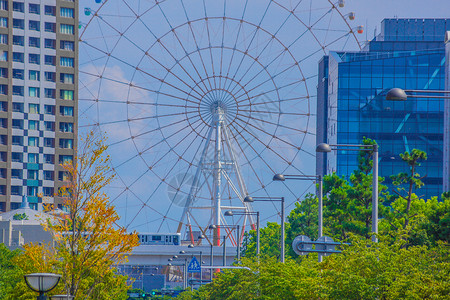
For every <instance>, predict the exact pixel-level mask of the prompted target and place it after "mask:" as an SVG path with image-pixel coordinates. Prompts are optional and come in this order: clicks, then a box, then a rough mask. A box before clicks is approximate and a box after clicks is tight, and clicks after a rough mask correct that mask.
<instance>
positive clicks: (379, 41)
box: [317, 19, 450, 197]
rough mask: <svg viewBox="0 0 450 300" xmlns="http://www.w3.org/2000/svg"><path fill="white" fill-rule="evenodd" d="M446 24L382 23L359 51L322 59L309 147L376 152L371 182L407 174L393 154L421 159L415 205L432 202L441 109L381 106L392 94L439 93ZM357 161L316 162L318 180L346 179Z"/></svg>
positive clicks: (341, 157) (350, 157)
mask: <svg viewBox="0 0 450 300" xmlns="http://www.w3.org/2000/svg"><path fill="white" fill-rule="evenodd" d="M449 29H450V19H385V20H383V22H382V26H381V34H380V35H378V36H376V38H374V39H373V40H372V41H370V42H368V43H367V45H366V46H365V47H364V49H363V51H359V52H350V53H349V52H347V53H343V52H330V53H329V55H328V56H327V57H325V58H324V59H322V60H321V61H320V63H319V85H318V101H317V102H318V105H317V143H322V142H326V143H328V144H360V143H361V142H362V140H363V138H364V137H367V138H371V139H374V140H376V141H377V143H378V144H379V175H380V176H382V177H384V178H385V182H384V183H385V184H387V185H388V187H390V188H392V180H391V179H390V176H391V175H393V174H398V173H399V172H405V171H407V166H406V165H405V163H404V162H402V160H401V159H400V157H399V153H403V152H405V151H411V150H412V149H414V148H417V149H420V150H423V151H425V152H427V154H428V159H427V161H426V162H424V163H422V165H421V167H420V168H419V170H418V173H419V174H420V175H421V176H424V178H423V179H422V180H423V182H424V183H425V186H424V187H423V188H422V189H420V191H418V194H419V195H420V196H423V197H431V196H439V195H440V193H442V191H443V189H442V181H443V128H444V103H445V100H444V99H442V98H433V97H428V98H427V97H423V98H411V97H410V98H408V100H407V101H404V102H399V101H397V102H393V101H387V100H386V99H385V95H386V92H387V91H388V90H389V89H391V88H394V87H398V88H402V89H409V90H426V89H430V90H444V89H445V71H444V67H445V51H444V36H445V32H446V30H449ZM357 155H358V153H356V152H349V151H344V150H341V151H337V152H336V151H333V152H331V153H327V154H326V155H320V154H319V155H317V172H318V174H329V173H330V172H333V171H336V173H337V174H338V175H344V176H348V175H349V174H351V173H352V172H353V171H354V170H355V169H356V168H357V165H358V160H357Z"/></svg>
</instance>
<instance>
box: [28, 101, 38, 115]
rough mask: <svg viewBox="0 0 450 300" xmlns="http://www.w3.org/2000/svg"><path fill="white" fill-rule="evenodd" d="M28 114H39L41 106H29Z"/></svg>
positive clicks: (33, 104)
mask: <svg viewBox="0 0 450 300" xmlns="http://www.w3.org/2000/svg"><path fill="white" fill-rule="evenodd" d="M28 108H29V109H28V113H30V114H38V113H39V104H35V103H30V104H28Z"/></svg>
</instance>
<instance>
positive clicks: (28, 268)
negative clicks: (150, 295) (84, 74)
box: [13, 132, 139, 300]
mask: <svg viewBox="0 0 450 300" xmlns="http://www.w3.org/2000/svg"><path fill="white" fill-rule="evenodd" d="M82 144H83V146H82V147H81V148H80V150H79V151H78V152H77V156H76V159H75V160H74V162H70V163H65V164H64V165H63V168H64V170H65V172H66V176H67V178H68V181H67V182H66V183H65V185H64V186H63V187H62V188H61V190H60V191H59V194H60V196H62V197H64V199H65V202H64V205H65V207H66V209H67V211H68V212H69V213H68V215H67V216H66V217H63V218H56V219H54V220H53V221H52V220H48V221H47V223H45V224H43V225H44V226H45V228H46V229H47V230H49V231H51V232H52V233H53V236H54V243H51V244H43V245H37V244H29V245H25V246H24V253H23V255H21V256H20V257H18V258H17V259H16V260H15V262H16V263H17V264H18V265H19V266H20V268H21V269H22V271H23V272H24V273H32V272H52V273H59V274H61V275H62V279H61V283H60V284H59V285H58V287H57V288H56V289H55V292H60V293H70V294H71V295H73V296H75V299H96V300H97V299H98V300H100V299H126V298H127V293H126V292H127V290H128V286H127V282H126V277H125V276H121V275H119V274H117V270H116V268H115V267H116V266H117V265H118V264H121V263H123V262H125V261H126V260H127V255H128V254H129V253H130V252H131V250H132V249H133V247H135V246H137V245H138V243H139V242H138V238H137V235H136V234H135V233H133V234H128V233H127V232H126V229H125V228H123V227H120V226H118V225H117V221H118V220H119V216H118V214H117V212H116V211H115V208H114V206H113V205H111V204H110V203H109V201H108V197H107V196H106V194H104V192H103V189H104V188H105V187H106V186H107V185H108V184H109V183H110V182H111V180H112V179H113V177H112V176H111V175H110V174H111V172H110V170H109V166H108V159H109V158H108V156H106V155H105V151H106V149H107V147H106V146H105V145H104V143H103V140H102V139H100V138H98V137H97V136H96V135H95V134H94V133H92V132H91V133H90V134H89V135H87V137H86V138H85V139H84V140H82ZM21 292H22V291H18V293H21ZM16 296H17V293H16V295H13V299H16V298H14V297H16ZM17 299H18V298H17Z"/></svg>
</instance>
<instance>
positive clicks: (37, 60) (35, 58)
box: [28, 53, 41, 65]
mask: <svg viewBox="0 0 450 300" xmlns="http://www.w3.org/2000/svg"><path fill="white" fill-rule="evenodd" d="M28 62H29V63H30V64H35V65H40V64H41V57H40V56H39V54H32V53H30V54H28Z"/></svg>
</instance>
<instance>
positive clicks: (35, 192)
mask: <svg viewBox="0 0 450 300" xmlns="http://www.w3.org/2000/svg"><path fill="white" fill-rule="evenodd" d="M27 191H28V196H30V197H37V195H38V188H37V186H29V187H28V188H27Z"/></svg>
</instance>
